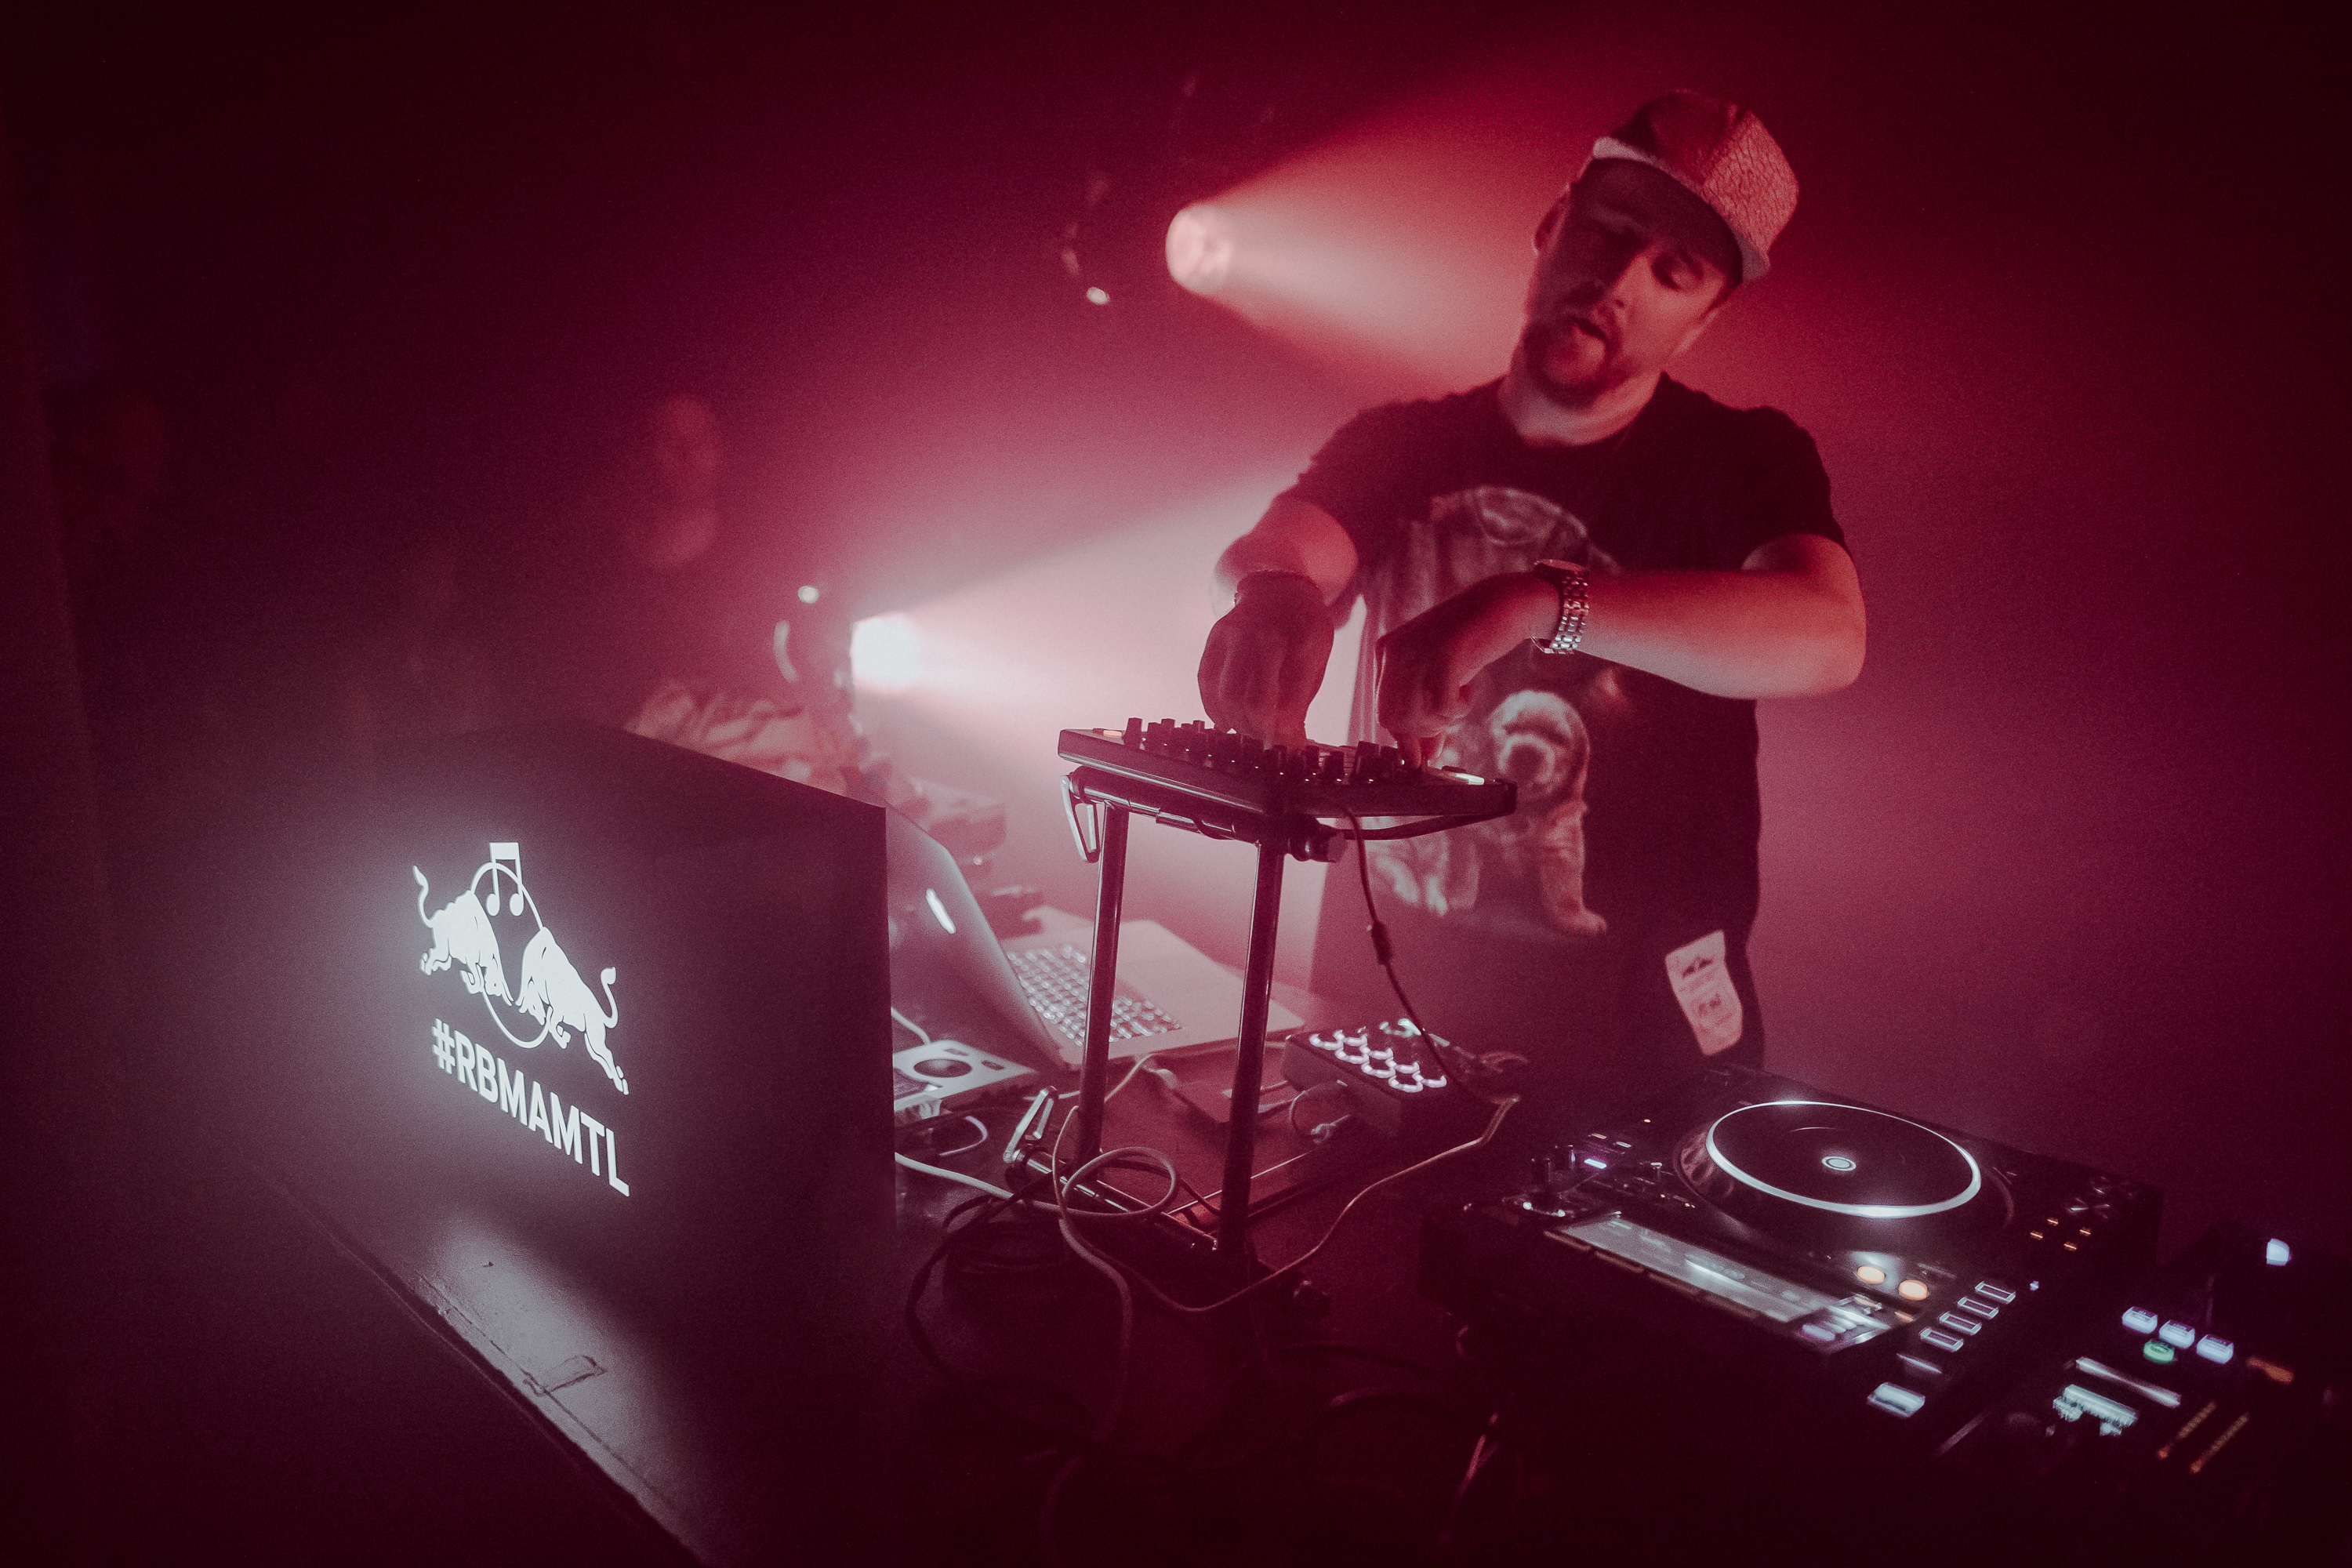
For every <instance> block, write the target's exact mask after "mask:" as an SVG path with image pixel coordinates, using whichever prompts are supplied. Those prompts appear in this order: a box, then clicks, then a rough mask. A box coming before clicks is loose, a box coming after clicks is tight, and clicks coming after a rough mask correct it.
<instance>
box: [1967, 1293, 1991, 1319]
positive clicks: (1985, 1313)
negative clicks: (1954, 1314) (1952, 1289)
mask: <svg viewBox="0 0 2352 1568" xmlns="http://www.w3.org/2000/svg"><path fill="white" fill-rule="evenodd" d="M1960 1310H1961V1311H1963V1312H1973V1313H1975V1314H1976V1315H1977V1316H1978V1317H1979V1318H1985V1319H1991V1318H1998V1317H2000V1308H1999V1307H1995V1306H1992V1305H1990V1303H1988V1302H1984V1301H1979V1300H1977V1299H1976V1298H1975V1297H1974V1296H1963V1297H1961V1298H1960Z"/></svg>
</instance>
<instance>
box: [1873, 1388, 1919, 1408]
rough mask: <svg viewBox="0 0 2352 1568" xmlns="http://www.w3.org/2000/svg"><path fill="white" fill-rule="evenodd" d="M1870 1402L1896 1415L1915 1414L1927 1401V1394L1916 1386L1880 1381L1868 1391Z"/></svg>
mask: <svg viewBox="0 0 2352 1568" xmlns="http://www.w3.org/2000/svg"><path fill="white" fill-rule="evenodd" d="M1870 1402H1871V1403H1872V1404H1873V1405H1877V1406H1878V1407H1879V1408H1880V1409H1881V1410H1892V1411H1893V1412H1895V1415H1916V1414H1918V1410H1919V1407H1920V1406H1921V1405H1925V1404H1927V1395H1926V1394H1922V1393H1920V1392H1919V1391H1918V1390H1917V1389H1916V1388H1906V1387H1904V1386H1903V1385H1902V1384H1899V1383H1882V1384H1879V1385H1878V1386H1877V1387H1876V1388H1874V1389H1872V1390H1871V1391H1870Z"/></svg>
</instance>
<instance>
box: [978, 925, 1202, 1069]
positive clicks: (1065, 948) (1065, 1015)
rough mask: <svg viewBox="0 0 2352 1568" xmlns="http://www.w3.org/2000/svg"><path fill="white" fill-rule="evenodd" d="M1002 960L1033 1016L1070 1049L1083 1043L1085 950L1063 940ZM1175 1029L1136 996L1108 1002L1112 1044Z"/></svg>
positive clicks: (1172, 1022) (1087, 962)
mask: <svg viewBox="0 0 2352 1568" xmlns="http://www.w3.org/2000/svg"><path fill="white" fill-rule="evenodd" d="M1004 956H1005V959H1006V961H1007V962H1009V963H1011V964H1012V965H1013V978H1014V979H1015V980H1017V981H1019V982H1020V983H1021V989H1022V991H1023V993H1024V994H1026V995H1027V996H1028V998H1029V1005H1030V1006H1031V1007H1033V1008H1034V1009H1036V1013H1037V1016H1039V1017H1041V1018H1043V1019H1045V1022H1046V1023H1048V1024H1050V1025H1052V1026H1054V1028H1055V1030H1056V1031H1057V1032H1058V1033H1059V1034H1060V1035H1061V1036H1062V1037H1063V1038H1064V1039H1066V1040H1068V1041H1069V1042H1070V1043H1071V1044H1072V1045H1076V1046H1083V1045H1084V1044H1086V1039H1087V970H1088V968H1089V967H1090V957H1089V954H1088V953H1087V950H1086V949H1085V948H1082V947H1079V946H1077V945H1076V944H1075V943H1071V942H1064V943H1063V944H1062V945H1061V946H1059V947H1026V948H1020V949H1016V950H1014V951H1013V952H1007V953H1006V954H1005V955H1004ZM1181 1027H1183V1026H1182V1025H1181V1024H1179V1023H1178V1022H1177V1021H1176V1020H1175V1019H1173V1018H1171V1017H1170V1016H1168V1015H1167V1014H1166V1013H1165V1012H1163V1011H1161V1010H1160V1008H1158V1007H1155V1006H1153V1005H1151V1004H1150V1003H1149V1002H1146V1001H1145V1000H1144V999H1143V998H1142V997H1140V996H1136V995H1131V994H1121V995H1118V996H1114V997H1113V998H1112V1000H1111V1009H1110V1037H1111V1038H1112V1039H1114V1040H1132V1039H1135V1038H1137V1037H1140V1036H1144V1035H1164V1034H1166V1033H1168V1032H1169V1031H1170V1030H1171V1029H1178V1028H1181Z"/></svg>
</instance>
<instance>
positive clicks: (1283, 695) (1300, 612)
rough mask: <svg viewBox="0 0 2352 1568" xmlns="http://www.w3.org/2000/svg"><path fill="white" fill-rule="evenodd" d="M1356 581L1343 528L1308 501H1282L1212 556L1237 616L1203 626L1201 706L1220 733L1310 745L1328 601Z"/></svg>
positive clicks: (1325, 656)
mask: <svg viewBox="0 0 2352 1568" xmlns="http://www.w3.org/2000/svg"><path fill="white" fill-rule="evenodd" d="M1355 575H1356V546H1355V543H1354V542H1353V541H1351V540H1350V539H1349V537H1348V532H1347V530H1345V529H1343V528H1341V527H1340V526H1339V521H1338V520H1337V519H1336V518H1334V517H1333V516H1332V515H1331V514H1330V513H1329V512H1328V511H1325V510H1323V509H1322V508H1321V507H1319V506H1317V505H1316V504H1315V503H1314V502H1312V501H1307V500H1299V499H1297V497H1295V496H1284V497H1281V498H1279V499H1277V500H1276V501H1275V503H1274V504H1273V505H1272V506H1270V507H1268V508H1267V509H1266V512H1265V516H1264V517H1262V518H1260V519H1259V520H1258V523H1257V526H1256V527H1255V528H1253V529H1251V530H1250V531H1248V532H1247V533H1244V534H1243V535H1242V536H1241V537H1240V538H1239V539H1236V540H1234V542H1233V543H1231V544H1229V545H1227V546H1226V547H1225V552H1224V553H1223V555H1221V556H1219V557H1218V558H1217V568H1216V583H1217V591H1218V593H1219V595H1221V596H1222V595H1228V594H1230V595H1234V607H1233V609H1232V610H1231V611H1230V612H1229V613H1228V614H1227V615H1226V616H1225V617H1224V618H1223V620H1220V621H1219V622H1218V623H1217V624H1216V625H1215V626H1212V627H1211V628H1210V629H1209V641H1208V646H1207V647H1205V648H1203V649H1202V654H1201V704H1202V707H1203V708H1205V709H1206V710H1208V714H1209V720H1210V721H1211V722H1212V723H1213V724H1216V725H1217V726H1218V727H1219V728H1221V729H1228V730H1239V731H1242V733H1244V734H1245V735H1254V736H1255V737H1256V738H1257V739H1259V740H1261V741H1264V742H1266V743H1268V744H1269V745H1280V746H1299V745H1304V744H1306V743H1307V703H1309V702H1310V701H1312V700H1314V697H1315V693H1316V692H1317V691H1318V690H1319V689H1321V687H1322V685H1323V670H1324V667H1325V666H1326V665H1328V663H1329V662H1330V658H1331V638H1332V634H1333V629H1334V628H1333V626H1332V624H1331V604H1332V602H1333V601H1334V600H1336V599H1338V598H1339V595H1341V594H1343V593H1345V592H1346V591H1347V588H1348V584H1349V583H1350V582H1352V581H1353V580H1354V579H1355Z"/></svg>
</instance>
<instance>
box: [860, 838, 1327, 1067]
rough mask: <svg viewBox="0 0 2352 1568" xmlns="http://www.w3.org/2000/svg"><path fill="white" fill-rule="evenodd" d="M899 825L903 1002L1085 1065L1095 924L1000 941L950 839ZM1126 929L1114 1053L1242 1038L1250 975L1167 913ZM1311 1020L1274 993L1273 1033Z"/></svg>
mask: <svg viewBox="0 0 2352 1568" xmlns="http://www.w3.org/2000/svg"><path fill="white" fill-rule="evenodd" d="M888 835H889V859H890V889H889V912H890V991H891V999H892V1002H893V1003H894V1005H897V1006H898V1008H899V1009H900V1010H901V1011H902V1012H906V1013H908V1014H910V1015H914V1016H915V1017H916V1022H917V1023H918V1024H919V1025H920V1026H922V1027H923V1028H925V1029H926V1030H927V1031H929V1032H931V1033H935V1034H946V1035H950V1036H952V1037H955V1038H957V1039H961V1040H964V1041H966V1042H968V1043H970V1044H971V1045H975V1046H979V1047H982V1048H983V1049H992V1050H995V1051H998V1052H1000V1053H1010V1054H1012V1055H1013V1056H1015V1057H1016V1058H1024V1059H1028V1060H1030V1063H1031V1065H1033V1066H1039V1067H1071V1068H1075V1067H1076V1066H1078V1065H1079V1063H1080V1061H1081V1060H1082V1059H1083V1058H1084V1057H1085V1054H1086V1040H1087V999H1088V991H1089V984H1090V981H1089V976H1090V975H1091V973H1092V972H1093V949H1094V934H1093V932H1092V931H1082V932H1076V933H1066V932H1061V931H1046V932H1042V933H1038V934H1034V935H1029V936H1020V937H1015V938H1013V940H1012V941H1010V942H1000V941H998V939H997V936H996V933H995V932H994V931H991V930H990V929H989V925H988V921H987V919H986V918H985V917H984V916H983V915H982V913H981V910H980V901H979V900H977V899H976V898H974V897H973V896H972V891H971V886H970V884H968V883H967V882H966V881H965V880H964V875H963V868H961V866H958V865H957V864H956V860H955V857H954V856H953V855H951V854H950V853H949V852H948V850H947V849H946V847H944V846H942V845H941V844H940V843H939V842H938V841H937V840H936V839H934V838H932V837H930V836H929V834H927V833H925V832H924V831H923V830H922V829H921V828H919V827H918V826H915V825H914V823H913V822H912V821H910V820H908V818H907V817H905V816H902V815H900V814H899V813H898V812H896V811H893V812H891V813H890V821H889V825H888ZM1118 930H1119V937H1118V990H1117V993H1116V996H1115V1000H1114V1002H1113V1004H1112V1016H1111V1031H1110V1034H1111V1039H1110V1054H1111V1056H1112V1058H1114V1059H1121V1058H1134V1057H1140V1056H1148V1055H1150V1054H1151V1053H1153V1052H1155V1051H1167V1050H1175V1049H1178V1048H1180V1047H1188V1046H1210V1045H1218V1044H1222V1043H1223V1042H1225V1041H1228V1040H1233V1039H1236V1038H1238V1037H1240V1034H1241V1016H1242V982H1241V979H1240V977H1239V976H1237V975H1235V974H1234V973H1233V972H1232V971H1230V970H1228V969H1226V968H1225V967H1224V966H1223V964H1221V963H1217V962H1216V961H1215V960H1214V959H1213V958H1211V957H1210V956H1209V955H1208V954H1207V953H1204V952H1202V951H1201V950H1200V949H1198V948H1196V947H1194V946H1193V945H1192V943H1190V942H1186V941H1185V940H1184V939H1183V938H1181V937H1180V936H1178V935H1177V934H1176V933H1175V932H1174V931H1170V930H1169V929H1168V928H1167V927H1166V926H1164V925H1161V924H1160V922H1158V921H1122V922H1121V923H1120V925H1119V928H1118ZM925 1014H928V1015H929V1016H928V1017H926V1016H923V1015H925ZM1304 1022H1305V1020H1304V1019H1302V1018H1300V1017H1299V1016H1298V1015H1297V1014H1296V1013H1294V1012H1292V1011H1291V1010H1290V1009H1289V1008H1287V1007H1285V1006H1284V1005H1282V1004H1281V1003H1279V1002H1272V1001H1270V1002H1269V1005H1268V1006H1267V1009H1266V1020H1265V1027H1266V1032H1267V1033H1268V1034H1270V1035H1271V1034H1276V1033H1279V1032H1281V1031H1284V1030H1288V1029H1296V1028H1297V1027H1298V1026H1300V1025H1301V1024H1302V1023H1304ZM935 1026H936V1027H935Z"/></svg>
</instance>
